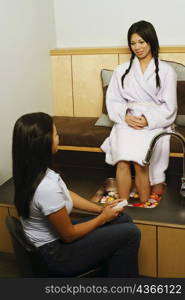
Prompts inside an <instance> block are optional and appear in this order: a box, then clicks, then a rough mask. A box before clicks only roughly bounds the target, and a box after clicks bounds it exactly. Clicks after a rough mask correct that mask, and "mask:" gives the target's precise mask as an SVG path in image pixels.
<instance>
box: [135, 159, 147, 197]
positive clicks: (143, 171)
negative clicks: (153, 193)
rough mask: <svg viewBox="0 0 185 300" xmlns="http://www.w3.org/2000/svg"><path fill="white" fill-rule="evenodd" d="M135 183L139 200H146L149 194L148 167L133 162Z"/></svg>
mask: <svg viewBox="0 0 185 300" xmlns="http://www.w3.org/2000/svg"><path fill="white" fill-rule="evenodd" d="M134 167H135V173H136V175H135V183H136V188H137V191H138V193H139V198H140V201H141V202H146V201H147V200H148V198H149V196H150V182H149V169H148V167H142V166H140V165H138V164H137V163H134Z"/></svg>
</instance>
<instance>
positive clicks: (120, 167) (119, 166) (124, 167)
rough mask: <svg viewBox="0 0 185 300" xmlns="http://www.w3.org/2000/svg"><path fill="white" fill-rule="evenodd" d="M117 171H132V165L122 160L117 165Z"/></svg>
mask: <svg viewBox="0 0 185 300" xmlns="http://www.w3.org/2000/svg"><path fill="white" fill-rule="evenodd" d="M117 170H118V171H123V170H130V163H129V162H128V161H124V160H121V161H119V162H118V163H117Z"/></svg>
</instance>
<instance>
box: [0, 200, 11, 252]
mask: <svg viewBox="0 0 185 300" xmlns="http://www.w3.org/2000/svg"><path fill="white" fill-rule="evenodd" d="M8 215H9V213H8V207H7V206H3V205H0V251H1V252H7V253H8V252H9V253H12V252H13V248H12V244H11V240H10V236H9V232H8V229H7V228H6V225H5V219H6V216H8Z"/></svg>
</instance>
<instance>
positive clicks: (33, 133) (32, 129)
mask: <svg viewBox="0 0 185 300" xmlns="http://www.w3.org/2000/svg"><path fill="white" fill-rule="evenodd" d="M52 134H53V120H52V117H51V116H49V115H48V114H46V113H42V112H38V113H30V114H25V115H23V116H22V117H20V118H19V119H18V120H17V121H16V123H15V126H14V130H13V143H12V159H13V180H14V185H15V194H14V201H15V206H16V208H17V210H18V213H19V215H20V216H22V217H23V218H28V217H29V207H30V201H31V200H32V198H33V195H34V193H35V190H36V188H37V186H38V185H39V183H40V182H41V180H42V179H43V177H44V175H45V173H46V170H47V168H48V167H50V166H51V162H52Z"/></svg>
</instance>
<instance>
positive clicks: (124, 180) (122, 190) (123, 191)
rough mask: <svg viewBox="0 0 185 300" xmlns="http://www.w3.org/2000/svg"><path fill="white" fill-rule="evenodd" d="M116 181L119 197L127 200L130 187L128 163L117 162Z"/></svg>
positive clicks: (130, 179)
mask: <svg viewBox="0 0 185 300" xmlns="http://www.w3.org/2000/svg"><path fill="white" fill-rule="evenodd" d="M116 181H117V188H118V194H119V197H120V198H124V199H129V196H130V189H131V185H132V178H131V171H130V163H129V162H126V161H120V162H118V164H117V169H116Z"/></svg>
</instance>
